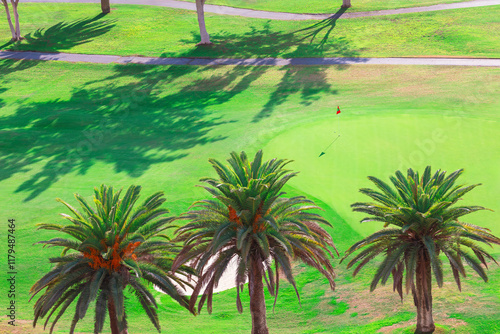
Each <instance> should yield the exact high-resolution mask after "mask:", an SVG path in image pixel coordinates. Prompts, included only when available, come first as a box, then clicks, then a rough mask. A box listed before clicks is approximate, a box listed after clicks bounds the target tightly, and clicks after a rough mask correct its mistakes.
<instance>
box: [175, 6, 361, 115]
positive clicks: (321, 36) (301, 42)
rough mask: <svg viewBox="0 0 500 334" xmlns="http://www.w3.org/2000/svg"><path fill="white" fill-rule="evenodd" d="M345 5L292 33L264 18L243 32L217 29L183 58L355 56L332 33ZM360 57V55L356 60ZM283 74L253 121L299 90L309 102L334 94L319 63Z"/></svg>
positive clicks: (286, 69)
mask: <svg viewBox="0 0 500 334" xmlns="http://www.w3.org/2000/svg"><path fill="white" fill-rule="evenodd" d="M345 11H346V9H345V8H340V9H339V10H338V11H337V12H336V13H335V14H333V15H332V16H331V17H329V18H328V19H325V20H322V21H319V22H317V23H314V24H312V25H310V26H307V27H305V28H300V29H296V30H294V31H292V32H282V31H279V28H277V27H276V26H272V24H273V23H272V22H271V21H268V22H267V23H266V24H264V26H262V27H259V28H256V27H250V30H249V31H248V32H246V33H244V34H236V33H232V32H227V31H223V32H218V33H213V34H211V39H212V40H213V41H214V45H212V46H203V45H201V46H198V47H197V48H196V49H193V50H192V51H191V52H189V53H187V54H184V55H182V56H183V57H214V58H216V57H224V56H226V57H228V58H255V57H257V58H268V57H280V58H303V57H315V58H321V57H324V55H325V54H327V55H328V56H329V57H343V58H351V60H353V59H356V58H357V57H359V50H357V49H355V48H353V47H352V45H351V43H350V41H349V40H348V39H347V38H346V37H343V36H336V35H335V33H334V32H335V27H336V24H337V20H338V19H339V18H340V17H341V16H342V14H344V13H345ZM197 40H199V36H198V34H197V33H193V35H192V38H191V39H189V40H184V42H185V43H193V44H194V43H195V42H196V41H197ZM362 61H363V59H362V58H360V59H359V62H362ZM347 67H348V65H347V64H345V63H342V61H341V60H339V64H338V65H336V68H337V69H339V70H343V69H346V68H347ZM281 70H282V71H284V74H283V76H282V78H281V80H280V82H279V84H278V85H276V89H275V90H274V92H273V93H272V94H271V95H270V97H269V99H268V101H267V102H266V103H265V104H264V106H263V107H262V109H261V111H260V112H259V113H257V114H256V115H255V116H254V118H253V122H259V121H261V120H262V119H264V118H267V117H269V116H271V115H272V113H273V111H274V110H275V109H276V108H277V107H278V106H279V105H282V104H283V103H285V102H286V101H287V100H288V99H289V97H290V96H291V95H293V94H299V93H300V102H299V103H301V104H304V105H309V104H311V103H312V102H313V101H314V100H317V99H319V97H320V96H322V94H324V93H329V94H337V90H336V89H333V88H332V85H331V84H330V83H329V82H328V78H327V76H326V74H325V71H324V68H323V67H320V66H283V67H281Z"/></svg>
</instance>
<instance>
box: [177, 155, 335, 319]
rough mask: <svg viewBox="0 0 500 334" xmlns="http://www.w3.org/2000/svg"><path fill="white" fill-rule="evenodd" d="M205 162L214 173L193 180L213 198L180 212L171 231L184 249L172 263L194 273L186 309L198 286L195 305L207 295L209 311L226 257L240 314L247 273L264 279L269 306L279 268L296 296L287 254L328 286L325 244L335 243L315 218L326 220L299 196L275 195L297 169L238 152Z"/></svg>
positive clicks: (330, 272) (329, 272)
mask: <svg viewBox="0 0 500 334" xmlns="http://www.w3.org/2000/svg"><path fill="white" fill-rule="evenodd" d="M209 161H210V163H211V164H212V166H213V168H214V169H215V171H216V172H217V174H218V176H219V178H218V179H214V178H203V179H201V181H202V182H205V183H206V184H207V186H202V187H203V188H204V189H206V190H207V191H208V192H209V193H210V194H212V195H213V197H214V198H215V199H213V200H202V201H198V202H195V203H194V204H193V206H192V210H191V211H189V212H187V213H186V214H184V215H183V216H182V218H183V219H187V220H189V221H190V222H189V223H188V224H186V225H185V226H183V227H181V228H179V229H178V233H179V236H178V240H180V241H184V242H185V246H184V248H183V250H182V251H181V252H180V253H179V256H178V257H177V259H176V262H175V264H174V267H175V266H176V265H180V264H183V263H186V262H188V261H192V263H191V265H192V266H193V267H194V268H196V270H197V272H198V274H199V275H200V277H199V280H198V282H197V285H196V286H195V289H194V292H193V294H192V297H191V300H190V309H191V310H194V308H195V303H196V300H197V296H198V294H199V293H200V291H201V289H202V287H203V286H205V285H206V287H205V293H204V295H203V296H202V297H201V299H200V301H199V303H198V310H201V308H202V307H203V304H204V302H205V300H207V309H208V311H209V312H211V310H212V294H213V289H214V287H216V286H217V284H218V281H219V279H220V277H221V276H222V274H223V273H224V271H225V270H226V269H227V267H228V265H229V263H230V262H231V260H232V259H234V258H235V259H236V260H237V271H236V278H235V281H236V285H237V308H238V311H239V312H240V313H241V312H242V310H243V308H242V305H241V301H240V291H242V290H243V284H244V283H245V281H246V278H247V276H248V275H249V272H250V271H252V270H258V271H259V272H260V273H261V274H262V276H264V278H265V281H266V283H267V287H268V290H269V292H270V293H271V295H273V296H274V297H275V303H276V298H277V295H278V290H279V273H280V270H281V271H282V272H283V273H284V274H285V276H286V278H287V280H288V281H289V282H290V283H291V284H292V285H293V287H294V288H295V291H296V292H297V297H299V294H298V291H297V288H296V284H295V280H294V278H293V275H292V265H291V259H293V258H297V259H301V260H302V261H304V262H305V263H307V264H308V265H311V266H313V267H314V268H316V269H318V270H319V271H320V272H321V273H323V274H324V275H325V277H327V278H328V280H329V282H330V285H331V288H332V289H333V288H334V286H335V284H334V281H333V279H334V271H333V267H332V265H331V264H330V261H329V259H328V255H329V256H330V257H333V255H332V253H331V252H330V250H328V248H327V246H330V247H333V248H335V247H334V245H333V242H332V239H331V237H330V235H329V234H328V233H327V232H326V231H325V230H324V229H323V228H322V227H321V226H320V225H319V223H322V224H326V225H329V226H330V224H329V223H328V222H327V221H326V220H324V219H323V218H322V217H321V216H320V215H318V214H316V213H311V212H309V211H310V210H312V209H319V208H318V207H317V206H316V205H315V204H314V203H313V202H312V201H310V200H308V199H306V198H305V197H303V196H297V197H292V198H283V197H281V196H282V195H283V194H284V193H283V192H281V189H282V188H283V186H284V185H285V183H286V182H287V181H288V180H289V179H290V178H292V177H294V176H295V175H296V174H297V173H292V172H290V171H289V170H286V169H284V167H285V166H286V165H287V164H288V163H289V162H290V161H289V160H278V159H272V160H269V161H266V162H262V151H258V152H257V154H256V155H255V158H254V160H253V161H252V162H250V161H249V160H248V158H247V156H246V154H245V152H241V154H239V155H238V154H237V153H236V152H232V153H231V158H230V159H228V162H229V166H225V165H224V164H222V163H220V162H219V161H217V160H214V159H210V160H209ZM335 251H336V250H335ZM337 254H338V253H337ZM272 262H274V263H275V269H274V272H273V269H272V266H271V264H272ZM279 269H280V270H279ZM299 301H300V299H299Z"/></svg>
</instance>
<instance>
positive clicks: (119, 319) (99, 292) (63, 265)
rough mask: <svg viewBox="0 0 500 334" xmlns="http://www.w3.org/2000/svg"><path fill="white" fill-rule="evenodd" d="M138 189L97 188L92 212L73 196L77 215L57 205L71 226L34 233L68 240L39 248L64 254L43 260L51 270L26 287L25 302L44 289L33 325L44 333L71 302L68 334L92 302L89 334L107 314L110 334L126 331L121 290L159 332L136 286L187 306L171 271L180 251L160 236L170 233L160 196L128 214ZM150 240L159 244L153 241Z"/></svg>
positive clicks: (152, 304) (147, 299)
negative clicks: (49, 232)
mask: <svg viewBox="0 0 500 334" xmlns="http://www.w3.org/2000/svg"><path fill="white" fill-rule="evenodd" d="M140 191H141V187H138V186H131V187H129V188H128V190H127V192H126V194H125V196H124V197H123V198H120V193H121V190H120V191H118V192H114V191H113V188H112V187H107V186H105V185H102V186H101V187H100V189H98V188H95V195H94V203H95V209H93V208H92V206H91V205H89V204H88V203H87V202H86V201H85V199H84V198H83V197H82V196H80V195H78V194H75V197H76V200H77V201H78V203H79V204H80V205H81V208H82V213H81V212H79V211H78V210H76V209H75V208H73V207H72V206H71V205H69V204H68V203H66V202H64V201H63V200H61V199H57V200H58V201H59V202H61V203H63V204H64V205H65V206H66V207H67V208H68V209H69V210H70V211H71V213H72V215H73V216H70V215H67V214H62V216H63V218H65V219H67V220H69V221H70V222H71V224H70V225H67V224H66V225H60V224H39V228H40V229H45V230H56V231H58V232H63V233H66V234H68V235H70V236H71V237H72V238H70V239H65V238H61V237H57V238H54V239H51V240H48V241H40V242H38V243H39V244H44V246H46V245H48V246H49V247H53V246H62V247H64V250H63V252H62V254H61V256H59V257H54V258H51V259H50V262H51V263H54V268H53V269H52V270H51V271H50V272H49V273H47V274H46V275H45V276H43V277H42V278H41V279H40V280H38V282H36V283H35V284H34V285H33V287H32V288H31V291H30V293H31V294H33V296H32V297H31V298H33V297H34V296H35V295H36V294H37V293H38V292H40V291H42V290H43V289H45V288H46V290H45V292H44V293H43V295H42V296H40V298H39V299H38V300H37V301H36V303H35V306H34V312H35V318H34V320H33V327H35V326H36V323H37V320H38V318H43V317H45V316H47V319H46V321H45V325H44V328H45V327H46V326H47V323H48V322H49V320H50V318H51V316H52V315H53V314H54V313H55V312H56V311H58V313H57V316H56V317H55V318H54V320H53V323H52V326H51V328H50V333H52V331H53V330H54V326H55V324H56V323H57V321H58V320H59V318H60V317H61V316H62V315H63V313H64V312H65V311H66V309H67V308H68V306H69V305H70V304H71V303H72V302H73V301H74V300H75V299H77V297H78V301H77V302H76V310H75V314H74V317H73V321H72V323H71V327H70V333H73V331H74V329H75V326H76V324H77V322H78V321H79V320H80V319H82V318H83V317H84V316H85V314H86V312H87V309H88V307H89V305H90V304H91V303H92V302H93V301H94V300H95V301H96V302H95V327H94V332H95V333H99V332H101V331H102V329H103V324H104V318H105V317H106V313H108V314H109V318H110V324H111V332H112V333H113V334H118V333H120V334H123V333H127V321H126V312H125V305H124V294H123V290H124V289H125V287H127V286H128V287H130V290H131V291H133V293H134V295H135V297H136V298H137V299H138V300H139V302H140V304H141V305H142V307H143V308H144V310H145V311H146V314H147V315H148V317H149V319H150V320H151V322H152V323H153V325H154V326H155V327H156V329H157V330H158V331H160V324H159V321H158V316H157V313H156V308H157V305H156V301H155V299H154V297H153V295H152V294H151V292H149V291H148V288H147V287H146V286H145V285H144V284H143V281H146V282H151V283H153V284H155V285H156V286H157V287H159V288H160V289H161V290H163V291H164V292H165V293H167V294H169V295H170V296H171V297H172V298H174V299H175V300H176V301H177V302H178V303H179V304H181V305H183V306H185V307H187V306H188V299H187V297H184V296H182V295H181V293H180V291H179V288H178V287H182V288H184V287H185V285H186V284H187V283H186V282H185V281H184V280H182V279H180V278H178V277H176V276H174V275H173V274H172V272H171V271H170V269H171V265H172V262H173V259H174V257H175V255H176V254H177V252H178V250H179V249H178V248H179V247H178V246H176V245H175V244H174V243H172V242H171V241H170V240H169V238H168V237H167V236H165V235H164V234H162V232H164V231H165V230H166V229H168V228H170V227H172V226H167V225H168V224H169V223H170V222H171V221H172V218H165V217H162V216H164V215H165V214H166V213H168V210H166V209H162V208H160V206H161V205H162V203H163V202H165V199H164V198H163V193H161V192H158V193H155V194H153V195H152V196H150V197H149V198H147V199H146V200H145V201H144V203H143V204H142V205H141V206H139V207H138V208H137V209H136V210H133V207H134V204H135V203H136V202H137V200H138V199H139V193H140ZM155 237H159V238H158V239H156V240H155V239H154V238H155ZM162 238H163V240H162ZM179 273H181V274H183V275H190V274H193V270H192V269H191V268H188V267H180V268H179ZM141 278H142V279H141ZM187 285H188V286H189V284H187ZM176 286H178V287H176ZM106 311H107V312H106Z"/></svg>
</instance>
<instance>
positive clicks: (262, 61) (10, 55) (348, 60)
mask: <svg viewBox="0 0 500 334" xmlns="http://www.w3.org/2000/svg"><path fill="white" fill-rule="evenodd" d="M0 59H20V60H21V59H22V60H44V61H47V60H55V61H67V62H84V63H97V64H109V63H118V64H128V63H133V64H143V65H197V66H213V65H231V66H235V65H243V66H287V65H302V66H307V65H311V66H313V65H356V64H365V65H438V66H486V67H500V59H498V58H494V59H488V58H354V57H329V58H288V59H284V58H250V59H231V58H216V59H210V58H155V57H120V56H109V55H88V54H74V53H47V52H31V51H30V52H17V51H0Z"/></svg>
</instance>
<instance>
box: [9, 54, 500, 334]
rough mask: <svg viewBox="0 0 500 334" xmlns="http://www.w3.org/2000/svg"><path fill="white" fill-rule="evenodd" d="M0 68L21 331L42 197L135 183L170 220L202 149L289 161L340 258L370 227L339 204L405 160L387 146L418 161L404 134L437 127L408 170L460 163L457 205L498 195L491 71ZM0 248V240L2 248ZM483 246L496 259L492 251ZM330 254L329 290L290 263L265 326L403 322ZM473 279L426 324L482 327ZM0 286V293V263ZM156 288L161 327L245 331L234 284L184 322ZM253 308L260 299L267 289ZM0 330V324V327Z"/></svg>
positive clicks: (42, 264)
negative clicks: (158, 194) (160, 200)
mask: <svg viewBox="0 0 500 334" xmlns="http://www.w3.org/2000/svg"><path fill="white" fill-rule="evenodd" d="M0 73H2V76H1V79H0V80H1V81H0V82H1V87H2V88H1V90H0V106H2V108H1V109H0V151H1V158H0V187H1V189H2V192H1V193H0V201H1V202H2V203H3V206H4V208H5V210H4V218H3V219H7V218H15V219H16V220H17V226H18V228H17V231H16V236H17V246H16V247H17V248H16V249H17V263H18V264H17V266H18V268H17V269H18V271H19V274H18V276H17V291H18V296H17V299H16V300H17V303H18V304H17V305H18V316H19V319H21V320H24V322H22V323H20V325H22V326H24V327H22V328H25V331H24V332H27V331H31V330H30V329H29V321H28V320H29V319H31V318H32V305H33V301H32V302H31V303H28V302H27V300H28V294H27V292H28V290H29V288H30V287H31V286H32V284H33V283H34V281H35V280H36V279H38V278H39V277H40V276H41V275H43V273H45V272H47V271H48V270H49V269H50V266H49V264H48V261H47V257H49V256H55V255H57V254H59V252H60V250H58V249H42V248H41V246H39V245H33V243H34V242H36V241H39V240H46V239H48V238H51V237H54V234H53V233H50V232H49V231H40V232H36V231H35V224H36V223H40V222H58V221H59V220H60V218H58V213H61V212H65V210H64V208H63V206H62V205H60V204H59V203H57V202H56V201H55V200H54V199H55V198H56V197H60V198H62V199H64V200H66V201H68V202H70V203H73V204H76V202H75V201H74V200H73V197H72V194H73V193H75V192H78V193H80V194H82V195H84V196H86V197H87V198H90V196H91V193H92V188H93V187H94V186H98V185H99V184H101V183H107V184H110V185H113V186H115V187H127V186H128V185H130V184H140V185H142V186H143V196H147V195H148V194H151V193H153V192H155V191H158V190H164V191H165V192H166V197H167V203H166V205H165V206H166V207H167V208H169V209H171V211H172V214H179V213H181V212H183V211H185V210H186V209H187V207H188V206H189V205H190V204H191V203H192V202H193V201H194V200H197V199H201V198H204V197H206V195H205V194H204V192H203V191H202V189H199V188H197V187H195V186H194V185H195V184H198V180H199V179H200V178H201V177H204V176H210V175H213V172H212V170H211V167H210V165H209V163H208V161H207V160H208V158H210V157H213V158H216V159H220V160H223V159H225V158H226V157H227V156H228V153H229V152H230V151H232V150H236V151H239V150H246V151H247V152H248V153H249V154H252V153H254V152H255V151H256V150H258V149H260V148H262V147H264V148H265V151H264V153H265V158H266V159H269V158H272V157H274V156H276V157H280V158H293V159H295V160H296V161H295V162H294V163H293V164H291V165H290V167H291V168H292V169H294V170H298V171H300V172H301V173H300V174H299V176H297V177H296V178H295V179H294V180H293V182H291V187H288V188H287V191H288V192H289V193H290V194H298V193H304V194H306V195H308V196H311V195H313V196H314V198H316V199H317V200H318V203H320V205H321V206H322V207H324V208H325V210H326V212H325V216H326V217H328V218H329V219H330V221H332V223H333V228H332V229H330V230H329V231H330V233H331V234H332V236H333V239H334V241H335V242H336V244H337V246H338V248H339V250H340V251H341V252H343V251H344V250H345V249H346V247H348V246H349V245H350V243H351V242H352V241H353V240H355V239H357V238H359V237H360V235H366V234H367V233H369V232H370V231H371V230H373V229H375V228H376V227H375V226H370V225H367V228H366V229H360V227H359V223H358V221H359V219H360V217H359V216H358V215H355V214H353V213H351V212H350V211H349V204H351V203H352V202H353V201H357V200H362V198H360V196H359V195H358V194H357V189H358V188H359V187H360V186H366V185H368V183H367V182H366V179H365V178H366V176H367V175H375V176H378V177H381V178H384V177H386V176H388V175H389V174H391V173H392V172H393V171H394V170H395V169H397V168H405V167H407V166H406V165H404V163H403V160H401V159H399V154H401V155H402V157H403V158H404V159H405V160H408V161H410V160H411V159H412V157H413V159H418V157H419V155H417V154H413V152H417V151H418V150H422V149H421V148H419V147H418V145H417V144H415V143H414V142H415V141H416V140H422V141H423V140H424V139H426V138H427V137H426V135H428V134H431V136H432V134H433V131H435V130H436V129H442V131H443V133H442V136H443V137H445V138H446V139H445V140H444V141H443V142H442V143H439V144H440V145H439V148H438V147H437V145H436V148H435V150H434V151H433V152H430V153H429V154H424V155H422V154H421V155H422V156H423V157H425V161H424V159H422V161H414V162H412V165H413V163H414V164H415V165H416V166H417V167H420V166H425V165H426V164H427V163H431V164H432V165H433V167H434V168H438V167H441V168H446V169H448V170H451V169H457V168H461V167H464V168H466V174H465V175H464V176H463V177H462V181H463V182H466V183H475V182H482V183H484V185H483V186H481V187H479V188H478V189H476V190H474V191H473V192H472V193H471V194H470V196H468V198H469V199H470V201H471V203H475V204H480V205H489V206H490V207H491V208H492V209H496V211H497V212H498V207H497V205H498V204H497V203H494V202H492V200H491V199H493V198H497V197H498V189H499V187H498V184H499V175H498V172H497V171H496V170H495V169H494V166H497V165H498V156H499V155H498V144H497V143H496V141H495V140H494V138H495V137H494V132H493V131H494V130H495V129H498V121H499V119H498V113H497V110H498V107H499V101H498V98H497V96H496V92H497V91H498V88H499V86H498V85H499V82H500V80H499V75H500V71H499V70H498V69H493V68H454V67H426V66H414V67H405V66H400V67H394V66H350V67H345V66H339V67H272V68H264V67H195V66H186V67H182V66H178V67H153V66H138V65H127V66H119V65H92V64H69V63H57V62H30V61H18V62H16V61H12V60H1V61H0ZM457 81H458V82H460V83H461V84H460V85H456V82H457ZM389 96H390V97H391V98H390V100H388V98H387V97H389ZM337 105H340V106H341V109H342V113H341V114H340V116H341V117H342V118H341V119H340V124H336V123H335V122H336V121H337V119H336V115H334V110H335V109H336V106H337ZM336 126H340V129H339V128H337V129H339V130H338V131H341V133H342V137H341V140H339V141H338V143H336V144H335V145H337V144H339V145H337V146H335V145H334V146H332V148H331V149H330V150H329V151H328V152H327V155H325V156H324V157H322V158H321V159H318V158H317V155H318V154H319V152H320V151H321V150H322V149H324V147H325V146H326V145H327V144H328V143H329V141H331V131H332V130H334V131H335V129H336ZM291 129H294V130H293V131H294V132H293V133H294V134H295V135H292V132H291ZM368 145H370V146H368ZM292 148H294V150H292ZM306 151H309V153H310V154H309V153H307V152H306ZM371 151H373V152H371ZM429 151H431V150H430V148H429ZM423 152H424V151H423ZM424 153H425V152H424ZM362 154H365V155H366V158H365V157H363V156H362ZM412 154H413V155H412ZM346 155H347V158H346ZM465 158H467V159H465ZM410 162H411V161H410ZM479 164H480V166H478V165H479ZM400 165H401V166H400ZM320 182H323V184H322V185H320ZM475 215H476V217H477V218H475V219H478V220H479V219H481V221H480V223H481V225H484V226H490V227H491V228H493V229H494V230H495V231H496V233H497V234H498V227H497V225H494V224H493V222H495V221H498V213H496V212H495V213H492V212H485V213H477V214H475ZM481 215H482V216H481ZM473 216H474V215H471V219H472V217H473ZM474 222H479V221H476V220H474ZM378 228H380V227H378ZM2 233H4V232H2ZM5 247H6V246H5V243H1V244H0V252H2V253H3V254H5V252H6V248H5ZM493 252H494V253H496V254H497V256H498V255H499V250H498V248H495V249H494V250H493ZM335 263H336V267H337V268H338V269H337V273H338V280H337V287H338V289H337V291H336V292H330V291H328V289H327V288H326V287H327V286H326V284H325V282H324V280H323V279H322V278H321V277H320V276H319V275H318V274H317V273H314V272H313V271H311V270H309V269H306V268H304V267H302V266H298V267H297V268H296V271H297V274H298V278H297V279H298V281H299V285H300V289H301V291H302V308H300V307H299V306H298V303H297V301H296V299H295V297H294V292H293V289H291V287H290V286H289V285H287V284H285V283H284V282H283V287H284V289H283V291H282V292H281V293H280V298H279V299H278V304H277V308H276V311H275V314H272V312H271V310H270V309H269V312H268V313H269V325H270V328H271V330H272V331H275V332H279V333H317V332H325V333H351V332H352V333H356V332H357V333H359V331H361V332H366V333H373V332H375V331H377V330H379V329H384V330H388V329H387V328H388V327H390V326H396V327H397V328H398V330H401V331H405V330H407V327H409V326H412V325H413V321H414V319H415V313H414V309H413V306H412V303H411V300H410V299H408V298H407V299H405V301H404V303H403V304H399V301H398V298H397V295H396V294H394V293H392V291H391V289H390V287H389V286H388V287H383V288H380V289H379V288H378V289H377V290H376V292H375V293H372V294H370V293H369V292H368V286H369V283H370V277H371V275H372V274H373V269H371V270H370V268H367V270H366V271H364V272H362V273H360V274H359V277H357V278H356V279H353V278H351V277H350V272H349V271H346V270H345V269H344V268H345V267H344V265H339V264H338V262H337V260H336V261H335ZM489 274H490V283H488V284H483V283H482V282H481V281H480V279H479V278H478V277H477V276H476V275H474V274H471V273H470V274H469V277H468V278H467V279H466V280H465V281H466V283H465V286H464V292H463V293H461V294H460V293H458V292H457V290H456V288H454V287H453V286H452V284H451V283H450V285H446V286H445V288H443V289H436V290H435V292H436V295H435V296H436V297H435V300H436V305H435V308H436V321H437V322H438V324H440V325H441V326H442V327H443V328H455V330H457V332H462V333H495V332H498V323H499V320H500V314H499V313H498V309H499V305H500V299H499V297H498V289H499V286H500V271H499V270H498V268H497V267H496V266H494V267H493V268H491V270H490V271H489ZM448 275H450V273H449V272H448ZM0 280H1V281H2V282H3V283H1V284H0V288H1V289H5V288H6V287H7V286H6V277H5V273H2V275H0ZM448 281H450V280H449V279H448ZM2 291H5V290H2ZM245 291H246V290H245ZM245 295H246V292H245ZM156 296H157V298H158V300H159V301H161V307H160V310H161V312H160V318H161V319H160V320H161V324H162V326H163V329H164V330H166V331H167V332H171V333H192V332H193V330H196V331H198V332H200V333H211V332H214V329H217V331H218V332H224V331H226V330H227V331H229V330H231V331H232V332H234V333H246V332H248V330H249V326H250V322H249V319H250V315H249V313H248V299H247V300H246V301H245V304H244V307H245V313H244V314H243V315H238V314H237V311H236V308H235V299H234V297H235V296H234V291H227V292H223V293H220V294H219V295H217V296H216V298H215V300H214V313H213V314H212V315H207V314H206V312H204V313H202V315H200V316H198V317H196V318H194V317H192V316H191V315H190V314H189V313H188V312H187V311H185V310H182V309H181V308H180V306H178V305H176V304H175V303H173V302H172V301H170V300H169V298H168V297H166V296H161V295H160V294H159V293H158V294H156ZM268 297H269V296H268ZM2 298H5V297H2ZM245 298H246V297H245ZM2 300H4V299H2ZM267 302H268V305H269V306H271V305H272V300H271V299H270V298H268V299H267ZM127 303H128V310H129V312H130V313H129V321H130V326H131V331H133V332H140V333H153V332H154V330H153V327H152V326H151V325H149V323H148V322H147V319H146V317H145V315H144V313H143V311H141V310H140V309H139V308H138V307H137V306H138V305H137V304H136V302H135V301H134V300H133V299H130V300H129V301H128V302H127ZM89 312H90V311H89ZM88 314H89V315H91V314H92V313H91V312H90V313H88ZM70 321H71V312H69V313H68V314H67V316H66V317H64V318H63V319H62V321H61V323H60V324H59V325H58V327H57V332H58V333H64V332H66V331H67V330H66V329H67V325H68V323H69V322H70ZM92 326H93V319H92V316H88V317H87V318H86V319H85V321H83V322H82V323H81V324H80V325H79V326H78V328H77V330H78V331H79V332H90V331H91V330H92ZM0 328H1V329H2V330H4V331H8V330H10V328H9V327H6V325H5V321H3V325H2V326H0ZM37 330H38V329H37Z"/></svg>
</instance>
